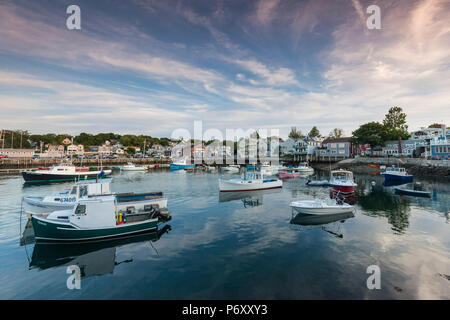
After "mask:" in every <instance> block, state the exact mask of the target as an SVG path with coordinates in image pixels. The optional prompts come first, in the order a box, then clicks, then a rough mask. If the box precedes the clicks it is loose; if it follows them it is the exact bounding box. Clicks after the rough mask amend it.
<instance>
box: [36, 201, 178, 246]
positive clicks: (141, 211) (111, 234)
mask: <svg viewBox="0 0 450 320" xmlns="http://www.w3.org/2000/svg"><path fill="white" fill-rule="evenodd" d="M161 194H162V193H161ZM159 203H160V202H159ZM170 218H171V217H170V213H169V212H168V211H167V208H160V207H159V205H158V204H156V202H155V199H154V197H153V196H151V197H146V196H145V195H141V196H139V197H136V196H135V195H133V196H130V197H129V198H126V199H124V198H123V195H122V198H120V197H119V196H118V195H104V196H94V197H87V198H82V199H80V200H79V201H78V203H77V204H76V206H75V207H74V208H73V209H70V210H61V211H54V212H52V213H50V214H48V215H46V216H45V215H39V214H31V222H32V224H33V229H34V235H35V239H36V241H66V242H78V241H93V240H102V239H108V238H116V237H121V236H128V235H132V234H137V233H143V232H148V231H151V230H156V229H157V228H158V224H159V223H161V222H167V221H169V220H170Z"/></svg>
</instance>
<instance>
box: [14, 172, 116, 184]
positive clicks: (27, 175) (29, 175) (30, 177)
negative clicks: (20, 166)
mask: <svg viewBox="0 0 450 320" xmlns="http://www.w3.org/2000/svg"><path fill="white" fill-rule="evenodd" d="M103 172H104V174H105V175H109V174H111V170H104V171H103ZM99 174H100V171H86V172H80V173H75V174H51V173H40V172H36V171H24V172H22V177H23V179H24V180H25V182H54V181H75V180H88V179H96V178H97V176H98V175H99Z"/></svg>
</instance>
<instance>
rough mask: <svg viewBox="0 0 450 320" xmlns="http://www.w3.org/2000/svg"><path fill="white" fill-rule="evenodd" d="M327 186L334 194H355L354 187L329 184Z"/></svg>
mask: <svg viewBox="0 0 450 320" xmlns="http://www.w3.org/2000/svg"><path fill="white" fill-rule="evenodd" d="M329 186H330V187H331V189H332V190H333V191H334V192H340V193H343V194H349V193H353V192H355V186H346V185H339V184H333V183H330V184H329Z"/></svg>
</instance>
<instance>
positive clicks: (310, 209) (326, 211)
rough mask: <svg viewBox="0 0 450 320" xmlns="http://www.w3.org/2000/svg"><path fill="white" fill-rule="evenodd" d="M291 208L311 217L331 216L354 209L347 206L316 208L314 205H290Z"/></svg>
mask: <svg viewBox="0 0 450 320" xmlns="http://www.w3.org/2000/svg"><path fill="white" fill-rule="evenodd" d="M291 208H292V209H294V210H295V211H296V212H298V213H303V214H313V215H332V214H340V213H348V212H353V210H354V208H353V207H352V206H349V205H340V206H326V207H316V206H314V205H301V204H295V203H293V204H291Z"/></svg>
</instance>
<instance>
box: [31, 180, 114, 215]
mask: <svg viewBox="0 0 450 320" xmlns="http://www.w3.org/2000/svg"><path fill="white" fill-rule="evenodd" d="M110 184H111V179H100V180H98V181H94V180H82V181H78V182H77V183H75V184H74V185H73V187H72V188H71V189H65V190H63V191H60V192H56V193H52V194H49V195H46V196H27V197H24V198H23V200H24V201H25V202H26V203H27V204H30V205H33V206H37V207H42V208H47V209H61V208H72V207H73V206H74V205H75V204H76V202H77V201H78V200H79V199H80V198H83V197H89V196H97V195H105V194H111V188H110Z"/></svg>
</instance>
